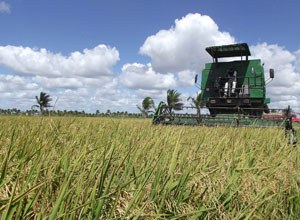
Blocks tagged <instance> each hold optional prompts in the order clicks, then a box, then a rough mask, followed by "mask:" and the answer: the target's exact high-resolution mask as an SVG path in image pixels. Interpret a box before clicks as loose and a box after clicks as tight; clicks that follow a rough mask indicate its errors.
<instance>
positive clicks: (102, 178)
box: [0, 116, 300, 220]
mask: <svg viewBox="0 0 300 220" xmlns="http://www.w3.org/2000/svg"><path fill="white" fill-rule="evenodd" d="M0 122H1V123H0V218H1V220H2V219H50V220H53V219H298V218H299V216H300V188H299V185H300V173H299V170H300V150H299V144H298V145H296V146H293V145H288V144H287V141H286V140H285V139H284V131H282V130H280V129H263V128H261V129H259V128H224V127H188V126H184V127H182V126H153V125H151V121H150V120H143V119H113V118H79V117H78V118H76V117H74V118H73V117H57V118H55V117H14V116H8V117H0Z"/></svg>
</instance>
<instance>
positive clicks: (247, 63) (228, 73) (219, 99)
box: [201, 43, 274, 116]
mask: <svg viewBox="0 0 300 220" xmlns="http://www.w3.org/2000/svg"><path fill="white" fill-rule="evenodd" d="M206 51H207V52H208V53H209V54H210V55H211V56H212V58H213V62H212V63H207V64H206V65H205V68H204V69H203V71H202V81H201V94H202V103H203V105H204V106H206V107H207V108H208V109H209V112H210V114H211V115H216V114H235V113H238V112H243V113H245V114H249V115H255V116H260V115H262V114H263V112H265V113H268V111H269V110H268V104H269V103H270V99H269V98H267V97H266V82H265V75H264V69H263V66H262V64H261V61H260V60H259V59H255V60H249V59H248V57H249V56H250V55H251V54H250V50H249V47H248V45H247V44H246V43H243V44H234V45H225V46H214V47H208V48H206ZM233 57H239V58H240V59H239V60H233V61H223V62H220V58H227V59H228V58H233ZM270 78H271V79H272V78H274V70H270Z"/></svg>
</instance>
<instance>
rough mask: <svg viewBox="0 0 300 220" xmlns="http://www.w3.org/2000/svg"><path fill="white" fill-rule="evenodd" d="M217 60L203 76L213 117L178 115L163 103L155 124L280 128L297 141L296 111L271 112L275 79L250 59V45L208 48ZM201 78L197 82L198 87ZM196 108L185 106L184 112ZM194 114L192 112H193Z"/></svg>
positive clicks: (204, 103) (205, 98)
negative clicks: (270, 90) (270, 88)
mask: <svg viewBox="0 0 300 220" xmlns="http://www.w3.org/2000/svg"><path fill="white" fill-rule="evenodd" d="M206 51H207V52H208V53H209V54H210V55H211V57H212V58H213V62H212V63H207V64H206V65H205V68H204V69H203V71H202V74H201V87H200V88H201V105H202V107H203V108H206V109H208V111H209V114H200V110H199V109H198V111H197V109H196V110H195V112H197V113H195V114H191V113H184V114H178V113H174V112H173V111H172V110H170V109H172V107H171V106H168V105H167V104H166V103H164V102H160V103H159V105H158V107H157V109H156V112H155V114H154V117H153V124H165V125H169V124H171V125H204V126H238V127H247V126H252V127H280V128H283V129H285V131H286V135H289V136H290V142H293V143H294V142H296V132H295V130H294V129H293V125H292V112H291V110H290V108H289V107H288V108H287V109H285V110H283V109H276V110H275V109H269V107H268V104H269V103H270V99H269V98H267V97H266V85H267V84H268V83H269V82H271V81H272V79H273V78H274V70H273V69H270V70H269V78H268V79H267V80H265V75H264V68H263V65H262V64H261V60H259V59H255V60H249V59H248V57H249V56H251V53H250V50H249V47H248V45H247V44H246V43H242V44H232V45H223V46H213V47H207V48H206ZM233 57H239V59H238V60H233V61H223V62H221V61H220V58H227V60H228V58H233ZM197 78H198V77H197V75H196V77H195V83H196V85H197ZM184 108H186V109H190V108H193V107H191V106H186V107H185V106H182V109H184ZM189 112H191V110H190V111H189Z"/></svg>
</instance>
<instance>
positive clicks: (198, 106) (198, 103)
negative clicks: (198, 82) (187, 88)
mask: <svg viewBox="0 0 300 220" xmlns="http://www.w3.org/2000/svg"><path fill="white" fill-rule="evenodd" d="M187 100H188V101H189V100H191V104H192V106H193V107H194V108H196V109H197V115H198V116H199V115H200V113H201V111H200V109H201V107H202V102H201V93H197V94H196V97H195V98H193V97H191V96H190V97H189V98H188V99H187Z"/></svg>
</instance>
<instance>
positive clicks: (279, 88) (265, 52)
mask: <svg viewBox="0 0 300 220" xmlns="http://www.w3.org/2000/svg"><path fill="white" fill-rule="evenodd" d="M251 52H252V54H253V56H252V58H260V59H261V60H262V62H263V63H265V65H264V67H265V72H266V74H265V75H266V77H268V70H269V69H270V68H273V69H274V70H275V78H274V80H273V81H272V82H271V83H270V84H269V85H268V87H267V94H268V96H269V97H270V98H271V106H272V107H275V108H286V107H287V106H288V105H291V107H292V108H293V109H295V110H296V111H300V93H299V88H300V72H299V70H298V68H297V59H299V55H298V54H297V53H298V52H296V53H292V52H290V51H288V50H286V49H285V48H284V47H280V46H278V45H268V44H267V43H262V44H257V45H255V46H251ZM297 55H298V58H297Z"/></svg>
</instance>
